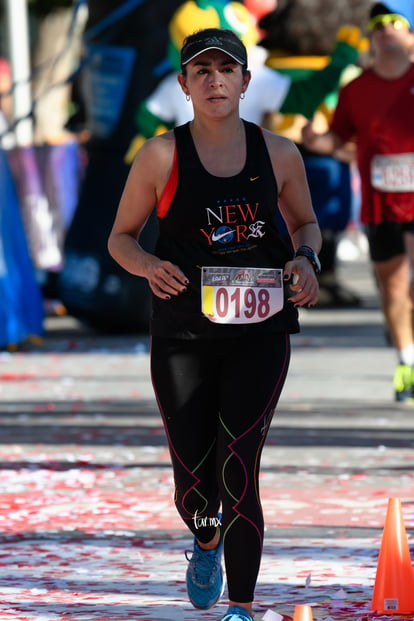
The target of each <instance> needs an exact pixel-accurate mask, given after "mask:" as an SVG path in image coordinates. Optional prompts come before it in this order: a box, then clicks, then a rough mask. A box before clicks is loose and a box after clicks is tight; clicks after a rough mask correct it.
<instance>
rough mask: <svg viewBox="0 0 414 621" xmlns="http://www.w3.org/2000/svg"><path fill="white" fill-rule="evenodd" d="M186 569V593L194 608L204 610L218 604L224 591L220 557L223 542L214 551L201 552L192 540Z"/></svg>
mask: <svg viewBox="0 0 414 621" xmlns="http://www.w3.org/2000/svg"><path fill="white" fill-rule="evenodd" d="M187 554H188V551H187V552H186V553H185V556H186V559H187V560H188V561H189V563H188V567H187V575H186V581H187V593H188V597H189V599H190V602H191V603H192V605H193V606H194V608H200V609H201V610H206V609H207V608H211V607H212V606H214V604H216V603H217V602H218V600H219V599H220V597H221V596H222V595H223V591H224V578H223V569H222V566H221V557H222V554H223V541H222V539H220V542H219V544H218V546H217V548H215V549H214V550H203V549H202V548H200V546H199V545H198V543H197V541H196V539H194V549H193V553H192V556H191V558H188V556H187Z"/></svg>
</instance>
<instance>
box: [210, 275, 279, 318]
mask: <svg viewBox="0 0 414 621" xmlns="http://www.w3.org/2000/svg"><path fill="white" fill-rule="evenodd" d="M201 289H202V311H203V314H204V315H205V316H206V317H208V319H210V321H213V322H215V323H226V324H230V323H258V322H260V321H264V320H265V319H267V318H268V317H271V316H272V315H275V314H276V313H277V312H279V311H280V310H281V308H282V307H283V285H282V270H280V269H273V268H233V267H231V268H230V267H227V268H226V267H203V269H202V287H201Z"/></svg>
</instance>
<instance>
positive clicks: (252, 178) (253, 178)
mask: <svg viewBox="0 0 414 621" xmlns="http://www.w3.org/2000/svg"><path fill="white" fill-rule="evenodd" d="M259 177H260V175H257V177H250V181H256V180H257V179H259Z"/></svg>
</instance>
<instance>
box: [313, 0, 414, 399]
mask: <svg viewBox="0 0 414 621" xmlns="http://www.w3.org/2000/svg"><path fill="white" fill-rule="evenodd" d="M394 5H395V6H394ZM413 24H414V8H413V5H412V3H411V0H410V2H403V1H402V0H400V1H399V2H397V1H396V0H393V1H391V2H387V4H386V5H385V4H382V3H376V4H374V5H373V7H372V9H371V12H370V21H369V24H368V30H369V33H370V42H371V52H372V63H371V66H370V68H369V69H367V70H365V71H364V72H363V73H362V74H361V75H360V76H359V77H358V78H356V79H355V80H353V81H352V82H350V83H349V84H348V85H346V86H345V87H344V88H343V89H342V90H341V92H340V96H339V100H338V105H337V108H336V110H335V114H334V117H333V119H332V123H331V126H330V130H329V131H328V132H326V133H324V134H316V133H315V132H314V131H313V129H312V126H311V124H309V125H307V126H306V127H305V128H304V130H303V140H304V143H305V145H306V146H307V147H308V148H309V149H312V150H313V151H319V152H321V153H330V152H331V151H332V150H333V149H334V148H338V147H339V146H341V145H342V144H344V143H345V142H347V141H348V140H352V139H354V140H355V141H356V143H357V158H358V167H359V172H360V176H361V199H362V200H361V221H362V223H363V224H364V225H365V227H366V233H367V237H368V242H369V249H370V257H371V260H372V262H373V267H374V273H375V276H376V278H377V281H378V286H379V292H380V296H381V305H382V309H383V313H384V317H385V321H386V324H387V328H388V331H389V335H390V338H391V339H392V342H393V344H394V346H395V348H396V349H397V352H398V366H397V369H396V371H395V376H394V390H395V398H396V400H397V401H404V402H407V401H412V402H413V403H414V399H413V398H414V370H413V366H414V327H413V300H414V280H413V278H414V116H413V113H412V111H413V106H414V65H413V63H412V62H411V58H410V54H411V51H412V46H413V42H414V37H413V33H412V31H411V28H412V26H413Z"/></svg>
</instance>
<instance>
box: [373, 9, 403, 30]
mask: <svg viewBox="0 0 414 621" xmlns="http://www.w3.org/2000/svg"><path fill="white" fill-rule="evenodd" d="M388 24H391V26H392V27H393V28H395V30H401V29H402V28H406V29H407V30H410V22H409V21H408V19H406V18H405V17H403V16H402V15H398V14H397V13H387V14H385V15H376V16H375V17H373V18H372V19H370V20H369V22H368V32H374V30H383V29H384V28H385V26H387V25H388Z"/></svg>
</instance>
